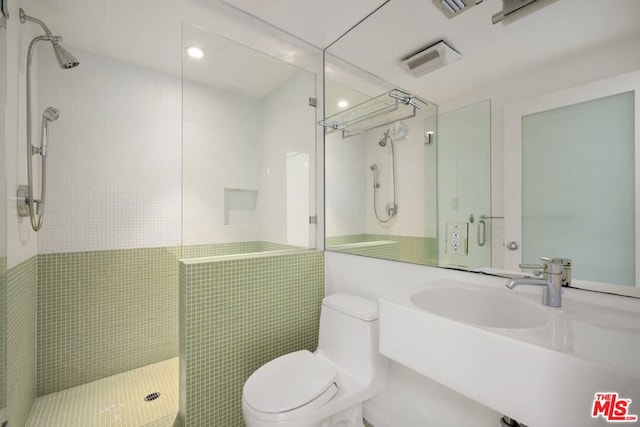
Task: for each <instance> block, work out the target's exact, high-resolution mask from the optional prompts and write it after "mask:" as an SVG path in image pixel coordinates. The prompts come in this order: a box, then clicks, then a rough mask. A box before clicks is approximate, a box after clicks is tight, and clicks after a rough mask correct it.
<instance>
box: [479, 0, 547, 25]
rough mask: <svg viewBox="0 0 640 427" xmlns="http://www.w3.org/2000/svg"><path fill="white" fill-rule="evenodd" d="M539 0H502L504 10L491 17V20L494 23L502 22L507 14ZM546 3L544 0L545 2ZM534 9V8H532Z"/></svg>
mask: <svg viewBox="0 0 640 427" xmlns="http://www.w3.org/2000/svg"><path fill="white" fill-rule="evenodd" d="M536 1H538V0H502V10H501V11H500V12H498V13H496V14H495V15H493V16H492V17H491V21H492V22H493V23H494V24H497V23H498V22H501V21H502V20H503V19H505V18H506V17H507V16H509V15H511V14H512V13H514V12H517V11H518V10H520V9H522V8H523V7H525V6H529V5H530V4H532V3H535V2H536ZM543 3H544V2H543ZM531 10H532V9H531Z"/></svg>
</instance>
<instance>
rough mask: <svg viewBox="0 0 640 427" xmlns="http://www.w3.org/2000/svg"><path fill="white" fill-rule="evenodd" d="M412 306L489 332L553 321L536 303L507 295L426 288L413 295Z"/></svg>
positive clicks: (467, 290)
mask: <svg viewBox="0 0 640 427" xmlns="http://www.w3.org/2000/svg"><path fill="white" fill-rule="evenodd" d="M411 302H412V303H413V304H414V305H416V306H417V307H419V308H421V309H422V310H425V311H428V312H430V313H433V314H437V315H438V316H442V317H446V318H447V319H451V320H456V321H458V322H464V323H471V324H474V325H478V326H484V327H489V328H505V329H523V328H536V327H541V326H544V325H546V324H547V323H548V322H549V320H550V319H549V316H548V315H547V313H546V312H545V311H544V310H543V309H542V308H540V307H538V306H537V305H535V304H536V303H534V302H532V301H527V300H523V299H520V298H518V297H516V296H513V295H509V294H508V293H507V291H502V292H500V291H494V290H491V289H481V288H462V287H447V288H426V289H422V290H420V291H418V292H416V293H415V294H413V295H412V296H411ZM537 304H540V303H537Z"/></svg>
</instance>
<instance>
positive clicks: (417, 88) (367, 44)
mask: <svg viewBox="0 0 640 427" xmlns="http://www.w3.org/2000/svg"><path fill="white" fill-rule="evenodd" d="M225 1H226V3H227V4H228V5H231V6H232V7H233V8H237V9H238V10H242V11H244V12H246V13H248V14H250V15H252V16H255V17H257V18H259V19H260V20H262V21H264V22H267V23H270V24H271V25H273V26H275V27H277V28H280V29H282V30H284V31H285V32H287V33H289V34H292V35H294V36H296V37H297V38H299V39H302V40H304V41H306V42H307V43H309V44H311V45H313V46H316V47H318V48H324V47H326V46H328V45H329V44H331V43H332V42H333V41H334V40H336V39H337V38H338V37H340V35H341V34H343V33H344V32H345V31H347V30H348V29H349V28H351V27H352V26H353V25H354V24H356V23H358V22H359V21H360V20H361V19H363V18H364V17H366V16H367V15H368V14H370V13H371V12H372V11H374V10H376V9H377V8H379V9H378V10H377V11H376V12H375V13H374V14H373V15H372V16H370V17H369V18H368V19H367V20H366V21H364V22H362V23H361V24H360V25H359V26H358V27H356V28H355V29H354V30H353V31H351V32H350V33H348V34H347V35H346V36H345V37H343V38H342V39H340V40H339V41H338V42H337V43H335V44H334V45H333V46H331V48H330V49H329V51H330V52H331V53H332V54H334V55H336V56H338V57H340V58H342V59H345V60H347V61H348V62H351V63H353V64H355V65H357V66H358V67H361V68H363V69H365V70H368V71H369V72H371V73H373V74H375V75H377V76H379V77H381V78H382V79H384V80H386V81H387V82H391V83H392V85H393V86H397V87H400V88H404V89H407V90H409V91H412V92H413V93H416V94H418V95H420V96H422V97H424V98H426V99H429V100H431V101H434V102H436V103H438V104H439V103H441V102H445V101H447V100H450V99H453V98H455V97H457V96H459V95H461V94H463V93H465V92H468V91H470V90H472V89H474V88H477V87H481V86H482V85H486V84H488V83H495V82H499V81H500V80H501V79H503V78H505V77H506V76H513V75H515V74H517V73H520V72H524V71H527V70H531V69H533V68H535V67H537V66H539V65H541V64H545V63H549V62H553V61H559V60H562V59H563V58H568V57H571V56H575V55H581V54H583V53H585V52H589V51H593V50H602V49H616V48H617V46H618V45H619V44H620V43H622V42H623V41H625V40H632V39H638V40H640V0H555V1H554V0H539V1H538V4H541V3H543V4H544V5H546V6H544V7H541V8H536V9H539V10H536V11H535V12H533V13H524V14H521V15H523V16H522V17H521V18H520V19H517V20H513V21H512V22H510V23H508V24H506V25H505V24H497V25H492V23H491V16H492V15H493V14H495V13H496V12H498V11H499V10H500V9H501V8H502V1H501V0H484V2H483V3H481V4H480V5H478V6H475V7H473V8H471V9H470V10H468V11H465V12H463V13H462V14H460V15H459V16H457V17H455V18H453V19H448V18H446V17H445V16H444V15H443V14H442V12H441V11H440V10H439V9H438V8H437V7H436V6H435V5H434V4H433V3H432V0H390V1H388V2H386V3H385V1H384V0H357V1H344V0H323V1H318V0H225ZM23 5H24V6H23V7H24V8H25V9H26V10H27V13H29V14H32V15H34V16H36V17H39V18H41V19H43V20H45V22H46V23H47V24H48V25H49V27H51V29H52V30H53V31H54V33H57V34H61V35H63V36H64V38H65V43H66V44H67V45H68V46H70V47H74V48H81V49H85V50H87V51H90V52H93V53H95V54H99V55H105V56H109V57H114V58H117V59H120V60H124V61H128V62H132V63H137V64H141V65H144V66H147V67H150V68H153V69H159V70H162V71H165V72H168V73H171V74H173V75H176V76H179V75H180V73H181V71H182V70H181V64H182V52H183V47H184V46H183V38H182V37H183V23H185V22H186V23H190V24H195V25H198V26H200V27H201V28H206V29H209V30H211V31H213V32H216V33H219V34H222V35H224V36H225V37H227V38H230V39H232V40H234V41H238V42H239V43H241V44H244V45H247V46H250V47H252V48H253V49H256V50H260V51H263V52H267V53H269V54H270V55H272V56H275V57H278V58H280V59H283V60H285V61H286V60H287V57H289V56H291V57H292V58H293V59H292V60H291V61H288V62H291V63H294V64H296V65H298V66H302V67H304V66H306V64H308V63H309V61H310V60H312V56H313V54H312V55H309V54H308V53H307V54H306V55H307V56H306V57H305V54H304V53H302V52H303V51H304V48H303V46H302V47H301V46H296V42H295V41H293V42H292V41H291V40H289V41H288V42H285V43H283V42H280V41H277V40H275V39H274V38H273V37H271V38H270V37H264V36H263V35H262V34H263V32H261V31H262V30H264V28H257V27H258V26H260V25H263V26H264V24H260V23H259V22H256V20H245V22H244V24H245V25H244V27H243V26H238V25H236V23H232V22H231V21H233V19H230V18H228V17H226V16H223V15H224V14H223V13H221V12H220V11H221V4H220V3H219V2H218V1H216V0H136V1H130V0H46V1H45V0H23ZM381 5H383V6H381ZM222 6H224V5H222ZM380 6H381V7H380ZM10 7H17V6H15V5H13V6H12V3H10ZM226 9H229V8H228V7H227V8H226ZM525 11H526V8H525ZM12 16H13V17H15V16H17V13H15V12H14V13H13V15H12ZM235 18H238V17H237V16H235V17H234V19H235ZM240 21H242V19H240ZM247 23H248V24H247ZM271 36H273V34H271ZM440 39H444V40H446V41H447V42H449V43H450V44H451V45H452V46H453V47H455V49H456V50H458V51H459V52H460V53H462V55H463V58H462V60H460V61H458V62H456V63H453V64H451V65H449V66H447V67H445V68H442V69H439V70H436V71H434V72H432V73H430V74H427V75H425V76H422V77H419V78H414V77H411V76H409V75H408V74H406V73H405V72H404V71H403V70H402V69H401V68H400V67H399V61H400V59H401V58H403V57H405V56H406V55H408V54H410V53H412V52H414V51H416V50H418V49H419V48H421V47H424V46H426V45H428V44H430V43H432V42H434V41H437V40H440ZM185 40H186V38H185ZM227 53H228V52H227ZM218 56H219V55H218ZM239 61H240V62H242V63H243V64H245V63H247V62H246V61H245V60H244V59H240V60H239ZM224 62H225V61H223V63H224ZM267 62H269V61H267ZM271 62H272V64H271V65H273V66H274V67H272V68H270V70H271V71H269V73H268V74H270V75H272V76H273V81H270V82H269V80H270V79H267V78H265V79H262V80H263V81H264V84H265V85H267V86H268V85H269V84H270V85H272V87H274V86H273V85H277V84H278V79H281V78H282V76H283V74H284V73H285V71H283V70H281V68H282V67H279V66H278V65H281V64H275V63H273V61H271ZM226 63H227V64H228V65H230V67H231V68H230V70H227V71H228V72H227V74H226V75H227V76H229V78H230V79H231V78H232V77H234V76H236V77H240V76H242V79H244V80H245V81H246V79H247V78H249V79H251V72H252V70H257V69H258V65H257V64H255V65H252V66H250V67H241V68H242V70H243V71H244V72H245V74H240V73H239V72H234V71H233V70H234V68H233V67H232V66H231V64H230V61H226ZM187 65H188V64H187ZM598 65H599V66H602V64H598ZM236 70H237V67H236ZM279 70H280V71H279ZM219 71H220V70H219ZM246 72H248V77H247V74H246ZM209 74H210V75H211V74H212V73H209ZM218 74H219V75H222V74H221V73H218ZM265 75H266V74H265ZM201 76H202V78H203V79H206V76H207V72H202V73H201ZM280 81H281V80H280ZM211 84H216V85H219V84H220V83H219V82H218V83H211ZM227 84H228V86H229V87H230V88H232V87H234V86H236V87H238V86H240V87H242V86H243V84H242V83H241V82H240V83H238V82H233V81H231V82H228V83H227ZM265 90H268V88H266V87H265V88H260V87H255V88H253V89H251V91H252V92H253V93H254V94H255V96H259V94H260V93H261V92H260V91H262V92H263V93H264V91H265Z"/></svg>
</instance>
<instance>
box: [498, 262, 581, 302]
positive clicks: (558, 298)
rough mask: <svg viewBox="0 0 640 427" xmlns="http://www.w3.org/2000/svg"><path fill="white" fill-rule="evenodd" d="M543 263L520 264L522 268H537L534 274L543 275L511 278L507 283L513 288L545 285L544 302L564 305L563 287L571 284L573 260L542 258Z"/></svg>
mask: <svg viewBox="0 0 640 427" xmlns="http://www.w3.org/2000/svg"><path fill="white" fill-rule="evenodd" d="M540 260H541V261H542V265H529V264H520V268H533V269H535V271H534V273H533V274H534V275H536V276H542V277H541V278H539V279H537V278H534V277H523V278H520V279H511V280H509V281H508V282H507V284H506V285H505V286H506V287H507V288H509V289H513V288H515V287H516V286H520V285H534V286H544V288H543V290H542V304H543V305H546V306H548V307H562V287H563V286H569V285H570V284H571V260H570V259H568V258H547V257H542V258H540Z"/></svg>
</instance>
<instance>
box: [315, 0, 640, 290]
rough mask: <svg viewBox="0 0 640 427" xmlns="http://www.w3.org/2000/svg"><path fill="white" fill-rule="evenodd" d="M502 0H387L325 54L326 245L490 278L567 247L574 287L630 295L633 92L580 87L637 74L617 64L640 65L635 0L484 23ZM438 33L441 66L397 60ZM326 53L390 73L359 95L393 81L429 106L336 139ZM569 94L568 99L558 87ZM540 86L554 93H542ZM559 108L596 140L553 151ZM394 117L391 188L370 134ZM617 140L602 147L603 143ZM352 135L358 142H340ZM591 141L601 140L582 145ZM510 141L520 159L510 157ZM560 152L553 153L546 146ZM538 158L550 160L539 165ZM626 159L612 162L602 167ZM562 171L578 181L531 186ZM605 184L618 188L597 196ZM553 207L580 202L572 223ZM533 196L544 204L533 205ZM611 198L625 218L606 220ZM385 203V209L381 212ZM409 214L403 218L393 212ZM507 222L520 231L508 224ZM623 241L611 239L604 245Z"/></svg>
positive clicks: (549, 7) (553, 7)
mask: <svg viewBox="0 0 640 427" xmlns="http://www.w3.org/2000/svg"><path fill="white" fill-rule="evenodd" d="M501 8H502V2H501V1H500V0H486V1H484V2H482V3H481V4H479V5H476V6H474V7H472V8H469V9H468V10H464V11H462V12H461V13H459V14H456V15H455V16H453V17H449V16H446V15H445V14H443V12H442V10H440V9H439V8H438V7H436V6H435V5H434V4H433V2H429V1H427V2H424V1H418V0H406V1H404V2H386V3H384V5H382V6H381V7H380V8H379V9H378V10H377V11H376V12H375V13H373V14H372V15H371V16H369V17H368V18H367V19H365V20H364V21H362V22H360V23H359V24H358V25H357V26H356V27H355V28H353V29H352V30H351V31H350V32H348V33H347V34H345V35H344V36H343V37H341V38H340V39H338V40H337V41H336V42H335V43H333V44H332V45H331V46H330V47H329V48H328V49H327V50H326V54H327V58H328V59H327V61H326V62H327V64H328V65H329V67H328V69H327V70H326V72H327V77H326V80H327V81H326V87H327V89H326V92H327V98H326V99H327V100H326V104H327V111H326V114H325V122H326V123H325V125H328V126H331V125H334V126H335V127H336V128H335V129H333V128H328V130H327V134H326V168H327V187H326V193H327V195H326V209H327V217H326V235H327V249H328V250H338V251H343V252H349V253H356V254H359V255H366V256H373V257H380V258H390V259H395V260H400V261H406V262H412V263H421V264H427V265H434V266H439V267H453V268H462V269H468V270H471V271H482V272H489V273H494V274H502V273H506V272H513V271H518V270H520V268H519V264H520V263H533V262H536V261H538V260H539V258H540V257H542V256H552V257H566V258H571V259H572V260H573V265H574V273H575V274H574V279H575V280H574V285H575V286H576V287H581V288H587V289H592V290H599V291H605V292H613V293H619V294H623V295H633V296H640V292H638V288H637V287H636V286H637V285H636V284H637V283H638V280H637V278H636V275H637V273H636V271H638V269H637V268H636V265H637V264H638V261H637V260H638V256H639V254H640V250H638V244H639V242H640V240H639V238H638V237H637V233H638V231H637V230H638V229H640V227H637V226H636V223H637V221H636V216H637V213H638V211H639V209H638V208H637V203H638V199H639V198H638V197H636V196H635V192H636V191H637V190H636V188H637V178H636V175H637V172H636V168H635V162H634V161H633V160H634V159H636V158H637V152H638V151H639V150H636V149H635V145H636V144H637V141H638V140H639V137H638V130H637V128H638V121H637V118H635V117H636V116H637V114H638V111H639V110H640V108H638V101H637V99H636V98H637V96H636V94H637V89H634V87H633V84H627V85H626V87H621V88H619V90H610V91H609V92H608V93H602V94H601V95H599V96H596V95H593V93H594V92H597V91H596V90H594V89H593V88H594V87H595V88H597V87H601V86H603V85H605V86H608V87H611V85H612V84H613V83H611V84H609V83H610V82H611V81H610V80H609V79H614V80H615V79H616V78H623V79H624V78H627V79H631V80H633V79H636V80H635V81H637V79H638V77H637V74H633V75H630V74H629V73H631V72H633V71H636V70H639V69H640V57H638V55H637V51H639V49H640V27H639V26H638V25H637V20H638V18H640V3H638V2H635V1H633V0H622V1H618V2H615V3H606V4H605V3H603V2H597V1H589V2H583V1H580V0H563V1H550V0H538V1H536V2H534V4H533V5H532V6H531V7H529V6H527V7H525V8H523V9H522V10H520V11H519V12H517V13H514V14H513V15H510V16H508V17H506V18H505V20H504V21H503V22H501V23H498V24H495V25H494V24H492V22H491V17H492V15H493V14H495V13H496V12H498V11H499V10H500V9H501ZM567 16H571V21H570V23H569V24H567V20H566V17H567ZM563 17H564V18H563ZM541 28H544V31H540V29H541ZM402 29H411V31H403V30H402ZM567 34H570V35H571V36H570V37H568V36H567ZM440 40H443V41H445V42H446V44H447V45H448V46H450V47H451V48H452V49H454V50H455V51H456V52H457V53H459V54H460V55H461V58H458V60H455V61H449V59H450V58H448V57H447V58H445V59H446V60H445V61H443V62H444V63H446V64H443V65H441V66H440V67H439V68H438V67H434V69H432V70H430V72H427V73H424V74H423V75H420V76H416V75H413V74H410V73H407V72H406V68H407V67H406V66H404V67H403V65H402V60H403V59H405V58H411V57H412V55H415V54H416V53H418V52H420V51H421V50H422V49H424V48H426V47H428V46H429V45H431V44H435V43H437V42H438V41H440ZM438 55H442V56H444V57H446V56H447V55H446V52H445V53H444V54H443V53H442V52H440V53H438ZM338 58H339V60H340V61H342V62H343V63H348V64H351V66H352V67H353V68H354V69H358V70H364V74H363V75H368V76H369V77H370V79H371V80H376V79H378V81H384V82H391V83H387V84H386V85H382V86H383V87H380V88H379V90H378V91H377V92H373V93H365V94H366V95H367V96H366V97H365V98H364V99H363V101H366V100H368V99H374V98H376V96H380V95H381V94H383V93H385V92H388V91H390V90H394V89H396V90H400V91H403V92H404V93H406V94H408V95H409V96H410V97H415V98H416V99H421V100H429V105H437V109H435V107H434V110H433V112H431V115H429V114H426V115H425V116H422V117H420V116H419V115H416V116H415V117H413V118H411V119H402V120H399V121H397V120H396V121H391V122H390V123H388V124H386V123H385V124H381V125H380V126H379V127H376V128H374V129H372V130H369V131H368V132H365V133H362V134H360V135H357V136H353V137H350V138H348V139H351V141H348V139H342V143H340V141H338V135H339V133H340V132H339V129H338V128H339V127H340V126H341V125H342V121H341V120H335V119H336V117H339V116H336V114H337V112H336V111H335V108H336V107H337V103H338V102H339V101H340V100H341V99H342V95H341V92H340V91H341V90H343V91H347V90H349V89H354V88H355V86H353V85H351V86H350V85H349V84H348V83H343V82H340V81H339V80H338V81H337V83H340V84H338V85H334V86H333V87H331V82H332V80H334V79H332V76H331V67H332V61H334V62H335V60H337V59H338ZM343 68H348V67H343ZM625 75H626V76H627V77H623V76H625ZM373 76H376V77H375V78H374V77H373ZM608 82H609V83H608ZM570 90H573V91H574V92H575V93H577V95H576V96H574V97H567V93H568V92H567V91H570ZM345 93H346V92H345ZM617 95H619V97H618V96H617ZM345 96H346V95H345ZM544 97H550V99H556V101H557V100H558V99H562V98H564V101H563V103H562V102H555V104H554V102H553V101H552V102H550V103H549V102H548V103H547V104H545V105H542V104H540V103H541V102H542V100H541V99H542V98H544ZM599 98H603V100H602V101H601V102H596V101H595V100H597V99H599ZM587 101H593V103H589V102H587ZM333 103H335V104H336V107H333V105H332V104H333ZM560 107H563V108H564V107H566V109H560ZM332 108H334V110H332ZM421 111H422V110H421ZM433 113H435V114H433ZM518 114H519V115H518ZM634 114H635V115H636V116H634ZM611 115H613V116H614V117H618V118H620V117H622V118H624V120H626V122H625V123H618V122H616V123H615V124H614V123H613V122H612V121H611V120H609V119H608V118H607V117H609V116H611ZM596 117H599V119H598V120H596V119H595V118H596ZM416 119H419V120H416ZM572 120H573V122H572V123H573V125H572V126H573V127H574V128H578V129H580V130H581V132H583V133H586V134H589V135H590V136H592V137H593V139H594V141H592V142H588V143H587V141H586V140H585V139H584V138H583V137H582V136H581V134H580V133H579V132H578V133H576V134H575V136H574V137H573V138H574V141H573V145H567V146H562V147H561V146H560V141H564V140H565V139H566V138H565V134H564V133H563V132H566V130H565V129H563V128H562V127H556V126H553V124H554V123H556V122H561V123H563V124H568V123H570V122H571V121H572ZM418 121H420V122H421V124H418ZM399 122H403V124H398V123H399ZM587 123H588V124H589V126H590V127H589V128H587V127H586V124H587ZM407 124H408V126H404V125H407ZM405 127H408V135H409V136H408V137H407V139H400V140H399V141H398V142H397V143H395V147H397V150H396V151H398V154H397V155H396V159H395V160H396V165H395V170H396V172H397V176H396V182H395V184H396V185H397V188H396V189H395V191H393V186H392V185H393V181H392V180H391V178H389V175H392V174H390V172H389V167H390V166H388V163H385V161H387V162H388V161H389V157H390V155H391V153H390V150H389V149H387V151H385V150H384V148H383V147H382V144H381V142H382V140H383V139H386V136H385V135H387V133H388V135H401V133H397V134H396V133H395V132H399V129H400V128H405ZM623 127H624V130H622V128H623ZM514 129H516V130H515V131H514ZM613 130H615V132H614V131H613ZM543 131H544V132H547V133H544V132H543ZM514 132H515V133H514ZM549 132H551V133H555V135H552V134H551V133H549ZM520 136H522V138H520ZM412 138H413V139H412ZM554 138H555V139H554ZM624 138H626V139H625V141H624V142H620V144H621V145H620V147H618V148H614V143H613V142H612V141H611V140H612V139H616V141H617V142H618V140H619V139H624ZM358 140H361V141H362V142H361V143H359V145H358V143H353V144H347V143H348V142H355V141H358ZM541 140H542V142H541ZM414 141H415V146H413V148H412V150H413V151H411V154H409V153H407V152H408V151H410V149H409V146H410V144H412V143H414ZM418 141H420V143H421V146H420V147H418V143H417V142H418ZM521 144H522V149H520V146H521ZM588 144H596V145H597V147H599V148H597V149H595V148H594V150H595V151H593V152H591V153H587V152H586V150H587V146H588ZM605 147H606V148H605ZM623 147H624V148H623ZM514 149H515V150H518V151H517V153H518V154H517V156H520V155H521V156H522V157H513V156H512V154H509V153H511V152H512V151H513V150H514ZM348 150H350V151H348ZM401 150H406V151H405V153H404V155H405V157H404V158H402V154H400V151H401ZM520 150H521V151H520ZM558 150H564V151H563V153H562V156H564V157H562V158H560V156H559V155H557V156H556V153H557V151H558ZM598 150H599V151H598ZM549 151H551V153H549ZM604 153H609V154H611V153H615V154H616V155H615V156H611V155H609V154H607V155H604ZM547 154H548V155H549V156H551V157H553V158H554V160H557V162H555V163H554V162H549V161H547V157H546V156H547ZM385 156H386V157H385ZM505 156H506V157H505ZM616 156H617V157H616ZM616 159H617V160H616ZM623 160H624V162H625V165H624V166H625V168H624V169H623V168H622V167H617V166H612V165H614V164H616V165H617V164H618V163H619V162H621V161H623ZM605 163H606V167H607V168H611V171H610V172H611V173H613V172H615V177H616V179H614V181H615V182H617V184H618V185H616V186H614V187H613V188H610V187H608V188H607V189H604V187H603V186H604V182H603V180H600V179H598V176H599V175H601V174H607V173H608V172H606V170H608V169H606V168H604V165H605ZM349 166H351V169H350V168H349ZM511 166H514V167H515V166H517V167H516V168H515V169H512V168H511ZM563 167H564V168H566V169H569V170H571V171H572V172H576V174H575V175H574V176H572V177H571V178H570V179H571V180H573V181H574V182H579V183H581V185H580V186H577V187H573V188H572V190H570V191H566V192H561V193H562V195H561V196H560V195H557V196H554V197H556V199H553V200H551V201H548V202H546V203H545V202H544V201H543V200H546V197H547V195H545V194H544V188H541V187H544V186H554V185H555V186H556V187H559V188H562V187H564V186H567V185H568V184H567V183H566V182H564V181H561V178H562V179H564V178H566V177H568V175H569V174H568V173H566V172H568V171H565V172H563V171H562V168H563ZM549 169H553V170H558V171H559V172H558V175H557V176H554V175H552V174H550V173H549ZM355 170H357V171H358V173H357V174H356V173H355ZM360 172H362V173H360ZM402 174H405V175H404V176H403V175H402ZM622 175H625V176H626V178H624V179H623V178H622ZM516 178H517V179H516ZM521 178H522V179H521ZM622 181H624V183H623V182H622ZM394 194H395V196H396V199H395V200H394V199H393V195H394ZM605 194H606V195H613V194H616V195H617V196H619V197H617V199H616V200H617V201H615V202H613V201H608V199H607V200H605V199H604V198H603V197H604V195H605ZM578 196H580V199H579V200H578V199H574V197H578ZM374 198H375V200H374ZM557 198H560V199H561V200H558V199H557ZM559 203H560V204H562V207H563V209H564V208H567V209H569V210H570V209H574V210H576V209H578V208H577V206H578V203H580V204H581V205H580V210H582V211H586V212H591V213H592V216H591V217H585V218H582V219H580V221H576V220H572V219H571V218H569V217H568V215H569V211H567V210H562V209H560V207H558V209H553V207H554V206H557V205H558V204H559ZM616 203H617V204H616ZM542 205H546V206H551V207H552V209H553V210H552V212H542V211H540V210H539V208H540V207H541V206H542ZM605 205H606V206H608V207H609V208H608V210H607V209H604V206H605ZM514 206H517V207H518V210H513V209H512V208H513V207H514ZM374 208H375V209H377V211H376V210H374ZM623 208H624V209H626V210H625V213H624V214H623V216H624V218H620V217H610V215H611V213H612V212H613V211H620V210H621V209H623ZM394 209H396V210H397V212H396V213H395V217H392V218H391V219H389V221H387V222H384V220H385V219H387V218H388V217H389V214H390V213H393V210H394ZM407 209H408V210H409V212H407ZM376 214H377V216H376ZM409 214H410V215H412V216H413V217H412V219H411V220H410V221H409V220H408V221H401V220H404V219H405V217H403V216H404V215H407V216H409ZM418 215H421V220H418V219H417V216H418ZM554 215H556V216H559V217H563V218H561V220H564V221H565V222H566V223H570V224H571V225H572V226H573V229H572V231H571V233H569V232H568V230H567V229H565V228H564V227H563V226H561V225H560V223H557V224H554V225H550V224H551V223H550V222H547V221H549V220H550V217H551V216H554ZM392 216H393V215H392ZM532 219H533V220H532ZM622 219H624V221H623V220H622ZM598 221H605V222H606V224H607V227H605V226H603V225H602V224H601V222H598ZM347 223H348V224H351V226H348V227H347V226H345V224H347ZM515 223H518V224H521V225H520V226H518V227H520V228H513V227H512V225H511V224H515ZM625 224H626V225H625ZM609 225H610V226H612V227H611V228H608V226H609ZM614 225H615V226H616V227H613V226H614ZM343 226H344V227H343ZM514 230H515V231H514ZM616 233H617V234H616ZM596 235H597V237H598V238H597V239H596V238H592V237H595V236H596ZM533 236H536V237H535V238H534V237H533ZM561 237H562V239H564V241H563V240H562V239H561ZM621 240H624V245H625V246H624V247H622V246H617V245H614V242H616V244H617V242H619V241H621ZM409 241H411V243H412V244H413V245H414V246H413V247H411V245H410V244H409V243H408V242H409ZM541 241H544V243H541ZM623 261H624V262H626V266H624V265H623V264H622V262H623ZM587 266H589V268H587ZM592 267H593V268H592ZM589 269H591V272H589ZM505 270H506V272H505ZM620 270H624V271H623V272H621V271H620ZM614 273H616V274H614ZM618 273H620V274H618ZM618 276H620V278H618Z"/></svg>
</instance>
